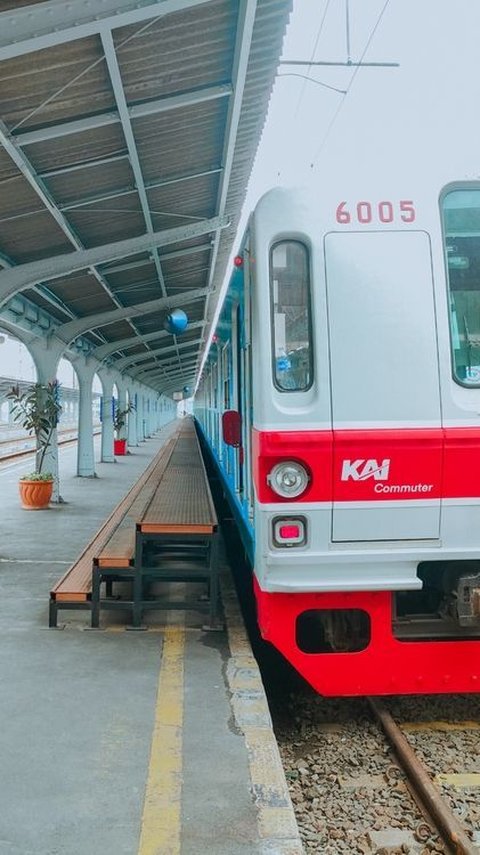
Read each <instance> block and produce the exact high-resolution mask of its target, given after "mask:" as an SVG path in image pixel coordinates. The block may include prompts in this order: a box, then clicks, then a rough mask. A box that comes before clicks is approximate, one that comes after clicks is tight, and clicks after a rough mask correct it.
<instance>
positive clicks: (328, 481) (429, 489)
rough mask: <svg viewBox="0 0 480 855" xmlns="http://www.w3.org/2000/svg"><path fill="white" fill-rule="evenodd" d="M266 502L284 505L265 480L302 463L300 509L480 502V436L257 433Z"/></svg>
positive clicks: (256, 466)
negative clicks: (304, 482) (279, 468)
mask: <svg viewBox="0 0 480 855" xmlns="http://www.w3.org/2000/svg"><path fill="white" fill-rule="evenodd" d="M252 448H253V477H254V481H255V487H256V492H257V498H258V500H259V501H260V502H281V501H282V499H281V498H280V497H279V496H277V494H276V493H274V491H273V490H272V489H271V488H270V486H269V484H268V482H267V476H268V474H269V472H270V471H271V469H272V467H273V466H274V465H275V463H279V462H280V461H282V460H297V461H299V462H301V463H303V464H305V465H306V466H307V468H308V470H309V472H310V475H311V481H310V485H309V487H308V489H307V490H306V491H305V493H304V494H303V495H302V496H301V497H300V498H299V499H296V501H297V502H331V501H338V502H355V501H359V502H365V501H385V500H391V501H395V500H397V501H398V500H399V499H404V500H405V499H416V500H421V499H440V498H444V499H447V498H452V499H453V498H478V497H480V428H418V429H417V428H408V429H405V430H383V429H382V430H337V431H330V430H326V431H258V430H253V432H252Z"/></svg>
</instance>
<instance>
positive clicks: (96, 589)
mask: <svg viewBox="0 0 480 855" xmlns="http://www.w3.org/2000/svg"><path fill="white" fill-rule="evenodd" d="M100 585H101V573H100V568H99V567H94V568H93V570H92V609H91V612H92V623H91V626H92V629H98V628H99V626H100Z"/></svg>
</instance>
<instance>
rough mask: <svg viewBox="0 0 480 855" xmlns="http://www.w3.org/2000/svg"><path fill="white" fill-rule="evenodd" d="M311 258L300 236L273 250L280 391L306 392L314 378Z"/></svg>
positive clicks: (274, 332) (274, 329)
mask: <svg viewBox="0 0 480 855" xmlns="http://www.w3.org/2000/svg"><path fill="white" fill-rule="evenodd" d="M309 262H310V259H309V251H308V249H307V247H306V246H305V244H303V243H300V241H297V240H283V241H279V242H278V243H276V244H274V245H273V246H272V248H271V250H270V294H271V306H272V319H271V322H272V335H273V354H272V358H273V379H274V383H275V386H276V387H277V389H279V390H280V391H281V392H305V391H306V390H307V389H309V388H310V386H311V385H312V381H313V360H312V321H311V309H310V274H309V269H310V263H309Z"/></svg>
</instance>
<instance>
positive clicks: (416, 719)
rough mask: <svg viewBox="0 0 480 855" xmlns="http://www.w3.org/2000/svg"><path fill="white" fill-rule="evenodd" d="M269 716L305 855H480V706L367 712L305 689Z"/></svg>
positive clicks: (442, 701)
mask: <svg viewBox="0 0 480 855" xmlns="http://www.w3.org/2000/svg"><path fill="white" fill-rule="evenodd" d="M272 715H273V719H274V724H275V728H276V733H277V738H278V741H279V746H280V752H281V755H282V759H283V762H284V767H285V772H286V776H287V780H288V781H289V786H290V790H291V796H292V801H293V804H294V808H295V811H296V814H297V820H298V824H299V828H300V833H301V835H302V839H303V843H304V846H305V852H306V853H307V855H311V853H312V855H313V853H320V852H321V853H322V855H337V853H347V852H348V853H352V854H353V855H355V854H356V853H359V855H387V853H388V855H444V853H456V854H457V855H479V853H480V847H479V844H480V830H479V829H480V824H479V823H480V798H479V795H480V789H479V788H480V760H479V756H478V737H479V736H480V700H479V699H478V698H476V697H474V696H471V697H469V696H457V697H453V696H451V697H450V696H443V697H433V698H432V697H423V698H419V697H418V698H408V697H405V698H389V699H387V700H386V701H385V702H381V703H379V702H376V701H373V702H372V704H370V703H369V702H368V699H341V700H333V699H326V698H321V697H318V696H316V695H315V694H314V693H313V692H312V693H310V691H309V689H307V688H305V689H304V690H300V691H298V690H295V691H293V692H292V693H291V694H290V696H289V701H288V703H287V704H285V703H283V704H282V702H281V700H280V698H278V700H277V699H274V700H273V701H272ZM378 716H379V717H378ZM380 719H381V720H382V721H381V723H380ZM385 727H386V728H387V731H389V736H390V739H388V738H387V736H386V734H385V730H384V728H385ZM392 739H393V742H392V741H390V740H392ZM402 740H403V741H406V743H407V749H406V752H405V751H403V753H402V751H401V749H399V747H398V746H399V743H401V742H402ZM405 753H406V754H407V755H410V756H409V758H408V759H409V761H410V766H409V769H408V771H407V767H406V765H405ZM419 780H420V781H421V783H420V784H419ZM428 791H430V795H431V796H432V797H433V804H434V806H435V810H433V809H432V802H430V803H429V802H428V798H427V796H428Z"/></svg>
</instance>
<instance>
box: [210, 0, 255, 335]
mask: <svg viewBox="0 0 480 855" xmlns="http://www.w3.org/2000/svg"><path fill="white" fill-rule="evenodd" d="M257 5H258V0H241V2H240V4H239V10H238V19H237V41H236V44H235V54H234V58H233V73H232V83H233V91H234V94H233V97H232V98H231V99H230V103H229V106H228V116H227V126H226V132H225V143H224V148H223V158H222V166H223V173H222V176H221V179H220V183H219V188H218V196H217V207H216V209H215V210H216V211H217V213H218V214H221V213H222V212H223V211H225V206H226V202H227V195H228V190H229V185H230V176H231V173H232V166H233V156H234V153H235V143H236V139H237V131H238V125H239V122H240V113H241V110H242V103H243V93H244V90H245V83H246V79H247V70H248V60H249V57H250V49H251V44H252V38H253V29H254V24H255V15H256V11H257ZM219 247H220V238H219V235H218V234H217V235H215V240H214V243H213V250H212V255H211V260H210V275H209V277H208V285H209V287H210V288H212V285H213V281H214V277H215V268H216V263H217V255H218V250H219ZM208 307H209V301H208V299H207V301H206V304H205V315H204V318H205V320H206V319H207V318H208Z"/></svg>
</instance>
